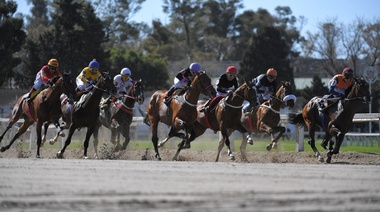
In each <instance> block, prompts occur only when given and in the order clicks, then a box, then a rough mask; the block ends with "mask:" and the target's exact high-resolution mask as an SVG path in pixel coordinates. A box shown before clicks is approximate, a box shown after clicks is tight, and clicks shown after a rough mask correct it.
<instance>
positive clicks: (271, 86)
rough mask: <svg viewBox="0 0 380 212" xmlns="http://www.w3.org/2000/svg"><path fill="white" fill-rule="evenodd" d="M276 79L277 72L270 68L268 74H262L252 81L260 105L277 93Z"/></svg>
mask: <svg viewBox="0 0 380 212" xmlns="http://www.w3.org/2000/svg"><path fill="white" fill-rule="evenodd" d="M276 77H277V71H276V70H275V69H274V68H270V69H268V70H267V73H266V74H260V75H259V76H257V77H256V78H254V79H253V80H252V81H253V83H254V86H255V88H256V92H257V103H258V104H261V103H263V102H264V101H266V100H268V99H269V98H270V96H271V95H272V94H274V93H275V92H276V88H277V82H276Z"/></svg>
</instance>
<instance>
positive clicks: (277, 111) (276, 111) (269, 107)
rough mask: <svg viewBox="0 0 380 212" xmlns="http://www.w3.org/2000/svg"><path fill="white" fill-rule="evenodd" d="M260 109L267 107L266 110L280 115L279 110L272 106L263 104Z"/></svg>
mask: <svg viewBox="0 0 380 212" xmlns="http://www.w3.org/2000/svg"><path fill="white" fill-rule="evenodd" d="M259 107H266V108H268V109H270V110H271V111H273V112H275V113H280V111H279V110H275V109H273V108H272V107H271V106H270V105H269V106H268V105H264V104H261V105H260V106H259Z"/></svg>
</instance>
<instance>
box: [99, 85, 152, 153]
mask: <svg viewBox="0 0 380 212" xmlns="http://www.w3.org/2000/svg"><path fill="white" fill-rule="evenodd" d="M144 100H145V97H144V86H143V84H142V82H141V80H138V81H133V85H132V87H131V88H130V89H129V93H128V94H125V95H122V96H120V97H119V99H118V100H116V101H114V102H112V103H111V104H109V105H107V108H104V109H101V110H100V116H99V120H98V124H97V125H96V127H95V131H94V135H93V136H94V149H95V157H97V155H98V151H97V147H98V133H99V128H100V127H101V126H102V125H103V126H105V127H107V128H108V129H110V130H111V143H113V144H115V145H116V146H115V151H118V150H119V149H121V150H125V149H126V148H127V146H128V143H129V141H130V137H129V132H130V126H131V124H132V120H133V107H134V105H135V102H137V103H138V104H140V105H142V104H143V103H144ZM105 110H107V111H105ZM106 112H109V113H110V114H109V116H106V114H105V113H106ZM120 134H122V135H123V136H124V138H125V140H124V143H123V146H121V145H120V136H119V135H120ZM116 136H117V142H115V138H116Z"/></svg>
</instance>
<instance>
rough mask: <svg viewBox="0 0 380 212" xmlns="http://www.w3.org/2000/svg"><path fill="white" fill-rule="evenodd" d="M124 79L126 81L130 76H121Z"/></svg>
mask: <svg viewBox="0 0 380 212" xmlns="http://www.w3.org/2000/svg"><path fill="white" fill-rule="evenodd" d="M121 76H122V77H123V78H124V79H128V78H129V77H130V76H131V75H121Z"/></svg>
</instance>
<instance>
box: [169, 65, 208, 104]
mask: <svg viewBox="0 0 380 212" xmlns="http://www.w3.org/2000/svg"><path fill="white" fill-rule="evenodd" d="M200 70H201V66H200V65H199V63H196V62H194V63H191V64H190V66H189V67H188V68H186V69H183V70H181V71H180V72H178V74H177V75H176V76H175V78H174V81H175V84H174V85H173V86H172V87H171V88H170V89H169V91H168V92H167V94H166V96H165V104H168V102H169V97H170V96H171V95H172V94H173V92H174V91H175V90H176V89H179V88H183V87H185V86H189V85H190V84H191V81H192V80H193V78H194V76H195V75H196V74H199V72H200Z"/></svg>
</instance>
